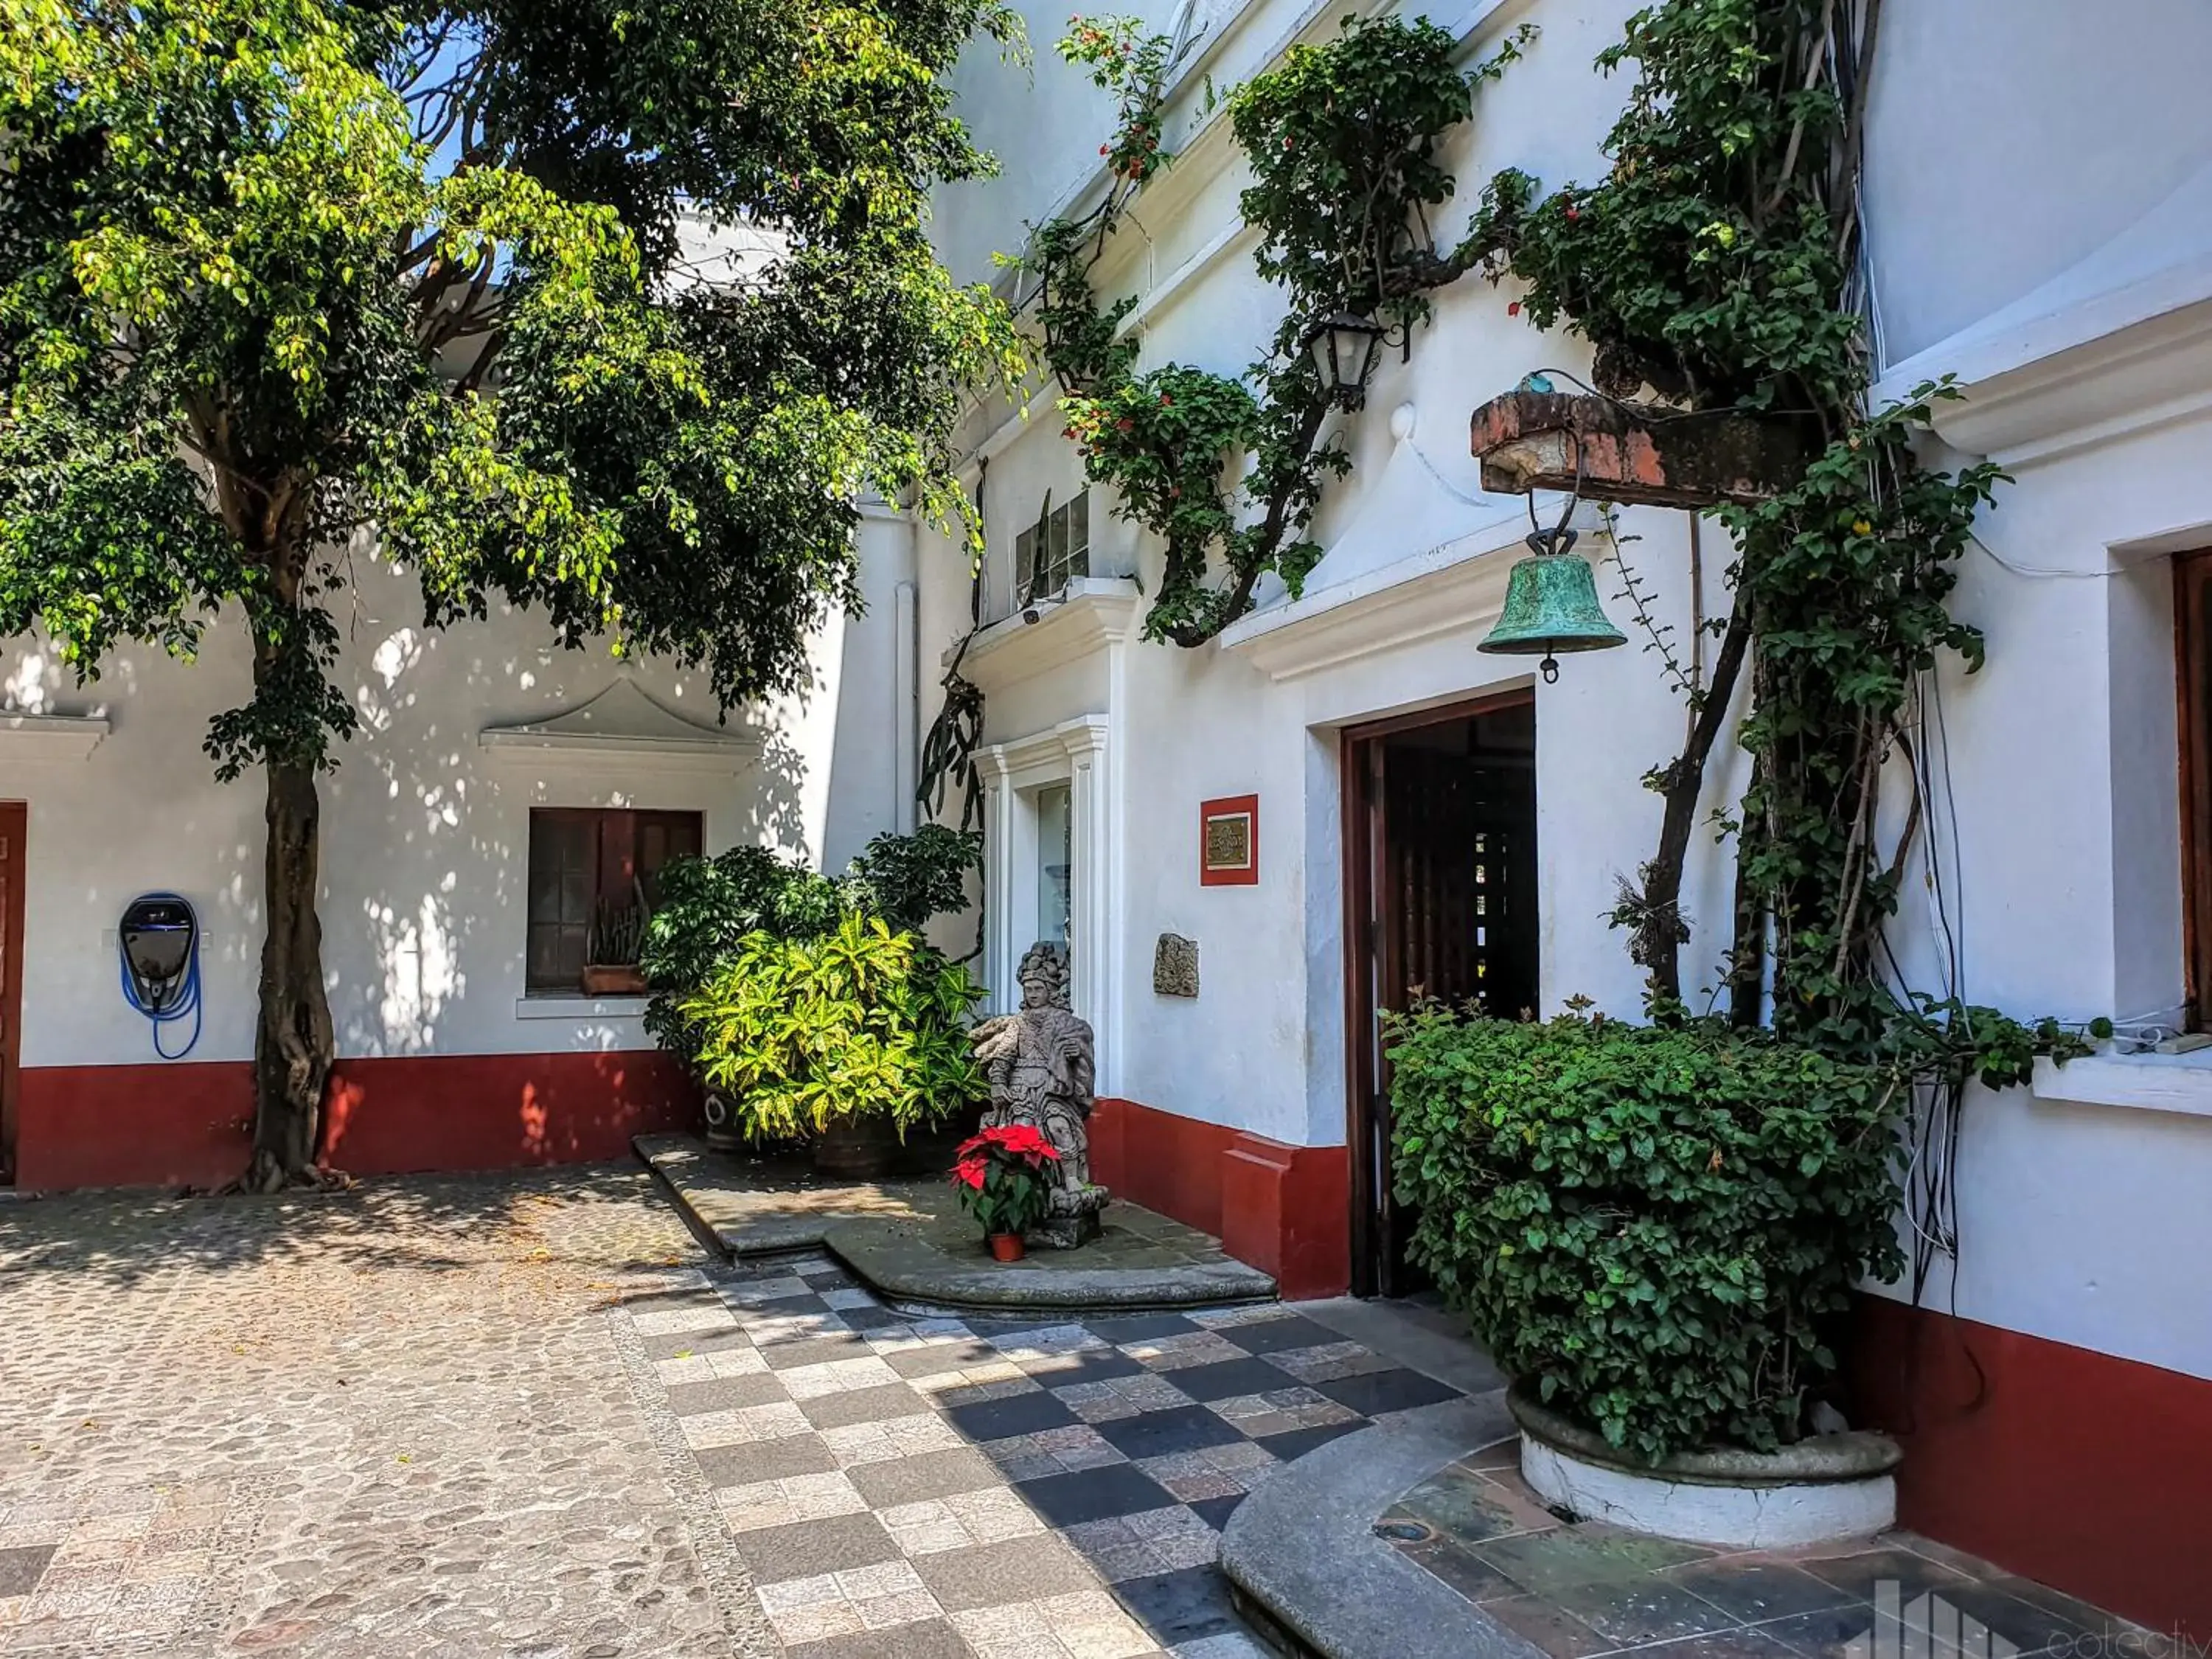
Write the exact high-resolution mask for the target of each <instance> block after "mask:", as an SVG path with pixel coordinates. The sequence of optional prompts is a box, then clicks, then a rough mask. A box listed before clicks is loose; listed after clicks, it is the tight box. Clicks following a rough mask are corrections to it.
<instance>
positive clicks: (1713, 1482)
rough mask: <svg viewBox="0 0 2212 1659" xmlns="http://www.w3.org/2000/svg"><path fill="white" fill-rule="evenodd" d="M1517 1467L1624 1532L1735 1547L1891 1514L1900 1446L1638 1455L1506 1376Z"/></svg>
mask: <svg viewBox="0 0 2212 1659" xmlns="http://www.w3.org/2000/svg"><path fill="white" fill-rule="evenodd" d="M1506 1405H1507V1406H1508V1407H1509V1408H1510V1410H1511V1411H1512V1413H1513V1420H1514V1421H1515V1422H1516V1423H1517V1424H1518V1425H1520V1428H1521V1476H1522V1479H1523V1480H1526V1481H1527V1482H1528V1485H1529V1486H1531V1487H1532V1488H1533V1489H1534V1492H1535V1493H1536V1495H1537V1496H1538V1497H1539V1498H1542V1499H1543V1500H1544V1502H1545V1503H1547V1504H1553V1505H1556V1506H1558V1507H1559V1508H1562V1509H1567V1510H1572V1511H1573V1512H1574V1513H1575V1514H1577V1515H1578V1516H1585V1517H1587V1518H1589V1519H1590V1520H1594V1521H1609V1522H1612V1523H1613V1525H1615V1526H1618V1527H1626V1528H1629V1529H1630V1530H1632V1531H1634V1532H1648V1533H1656V1534H1658V1535H1659V1536H1661V1537H1662V1538H1680V1539H1683V1540H1685V1541H1688V1542H1690V1543H1693V1544H1717V1545H1723V1546H1729V1547H1735V1548H1738V1549H1786V1548H1789V1547H1793V1546H1796V1545H1799V1544H1819V1543H1825V1542H1826V1541H1829V1540H1832V1539H1837V1538H1857V1537H1863V1536H1864V1535H1866V1534H1869V1533H1876V1532H1881V1531H1882V1530H1883V1529H1884V1528H1888V1527H1892V1526H1894V1525H1895V1524H1896V1523H1897V1482H1896V1480H1895V1478H1894V1476H1893V1473H1892V1471H1893V1470H1894V1469H1895V1468H1897V1465H1898V1462H1899V1459H1900V1458H1901V1457H1902V1456H1903V1455H1904V1454H1903V1453H1902V1452H1900V1451H1899V1449H1898V1445H1897V1443H1896V1442H1895V1441H1894V1440H1892V1439H1890V1438H1889V1437H1887V1436H1886V1435H1879V1434H1866V1433H1856V1432H1855V1433H1850V1434H1824V1435H1819V1436H1816V1437H1814V1438H1812V1439H1810V1440H1805V1441H1801V1442H1799V1443H1797V1444H1796V1445H1794V1446H1785V1447H1784V1448H1783V1449H1781V1450H1779V1451H1774V1452H1754V1451H1736V1450H1731V1449H1717V1450H1711V1451H1698V1452H1683V1453H1680V1454H1678V1455H1675V1456H1674V1457H1670V1458H1668V1460H1667V1461H1666V1462H1663V1463H1660V1464H1658V1465H1656V1466H1653V1465H1649V1464H1644V1463H1638V1462H1635V1461H1634V1460H1633V1459H1631V1458H1628V1457H1626V1456H1624V1455H1622V1454H1621V1453H1620V1451H1618V1450H1616V1449H1614V1448H1613V1445H1612V1444H1610V1443H1608V1442H1607V1440H1606V1438H1605V1437H1603V1436H1602V1435H1599V1434H1595V1433H1593V1432H1591V1431H1589V1430H1588V1429H1585V1428H1583V1427H1581V1426H1580V1425H1577V1424H1574V1423H1570V1422H1569V1421H1567V1419H1565V1418H1563V1417H1561V1416H1560V1415H1559V1413H1556V1412H1554V1411H1552V1410H1551V1409H1550V1408H1548V1407H1546V1406H1543V1405H1541V1404H1540V1403H1539V1402H1538V1401H1535V1400H1534V1399H1531V1398H1530V1397H1528V1395H1525V1394H1523V1393H1522V1390H1521V1389H1519V1388H1518V1387H1517V1386H1516V1388H1515V1389H1513V1390H1512V1392H1511V1393H1510V1394H1509V1395H1507V1396H1506Z"/></svg>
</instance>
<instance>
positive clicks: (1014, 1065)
mask: <svg viewBox="0 0 2212 1659" xmlns="http://www.w3.org/2000/svg"><path fill="white" fill-rule="evenodd" d="M1016 977H1017V978H1018V979H1019V980H1020V981H1021V987H1022V1006H1021V1012H1018V1013H1012V1014H1001V1015H1000V1016H999V1017H998V1018H995V1019H987V1020H985V1021H983V1022H982V1023H981V1024H979V1025H977V1026H976V1027H975V1030H974V1031H972V1032H971V1033H970V1034H969V1042H970V1044H972V1045H973V1047H974V1049H975V1062H976V1064H977V1065H979V1066H981V1067H982V1068H983V1074H984V1076H985V1077H987V1078H988V1079H990V1084H991V1104H990V1107H989V1109H987V1110H986V1111H985V1112H984V1114H983V1127H986V1128H995V1127H1000V1126H1001V1125H1004V1124H1010V1123H1027V1124H1032V1125H1034V1126H1035V1127H1036V1130H1037V1132H1038V1133H1041V1134H1042V1135H1043V1136H1044V1138H1045V1139H1047V1140H1048V1141H1050V1142H1051V1143H1052V1145H1053V1148H1054V1151H1056V1152H1059V1154H1060V1166H1059V1176H1060V1178H1059V1181H1058V1183H1057V1184H1056V1185H1055V1186H1054V1188H1053V1190H1052V1196H1051V1207H1050V1208H1049V1209H1048V1211H1047V1212H1046V1217H1045V1220H1044V1223H1043V1225H1042V1226H1041V1227H1038V1228H1036V1229H1035V1230H1034V1231H1033V1232H1032V1234H1031V1237H1032V1238H1033V1239H1034V1240H1035V1241H1036V1243H1041V1244H1049V1245H1054V1246H1057V1247H1058V1248H1060V1249H1073V1248H1074V1247H1075V1246H1076V1245H1078V1244H1080V1243H1083V1242H1084V1241H1085V1240H1086V1239H1091V1238H1096V1237H1097V1236H1098V1231H1099V1223H1098V1212H1100V1211H1101V1210H1103V1209H1104V1208H1105V1207H1106V1199H1107V1192H1106V1189H1105V1188H1103V1187H1100V1186H1097V1185H1095V1184H1094V1183H1093V1182H1091V1132H1090V1130H1089V1129H1088V1128H1087V1127H1085V1124H1086V1122H1087V1121H1088V1120H1089V1118H1090V1116H1091V1098H1092V1095H1091V1078H1092V1073H1093V1064H1094V1062H1093V1058H1092V1056H1093V1052H1094V1050H1093V1044H1092V1039H1091V1025H1090V1023H1089V1022H1088V1021H1086V1020H1084V1019H1081V1018H1078V1017H1077V1016H1076V1015H1075V1013H1074V1012H1073V1011H1072V1010H1071V1009H1070V1008H1069V1007H1068V1006H1067V951H1066V947H1065V946H1063V945H1054V944H1052V943H1050V942H1048V941H1044V940H1040V941H1039V942H1038V943H1036V944H1035V945H1031V946H1030V949H1029V951H1028V954H1026V955H1025V956H1024V957H1022V965H1021V967H1020V969H1018V972H1017V974H1016Z"/></svg>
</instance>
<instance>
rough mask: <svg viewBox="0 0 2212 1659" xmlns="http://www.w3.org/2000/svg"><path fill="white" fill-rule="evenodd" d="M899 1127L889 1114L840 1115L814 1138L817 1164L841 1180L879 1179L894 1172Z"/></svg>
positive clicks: (819, 1170) (825, 1171) (822, 1171)
mask: <svg viewBox="0 0 2212 1659" xmlns="http://www.w3.org/2000/svg"><path fill="white" fill-rule="evenodd" d="M898 1152H899V1138H898V1131H897V1130H896V1129H895V1128H893V1127H891V1121H890V1119H889V1118H887V1117H878V1116H875V1115H862V1116H860V1117H841V1118H839V1119H837V1120H836V1121H834V1122H832V1123H831V1124H830V1125H829V1127H828V1128H826V1129H824V1130H823V1132H822V1133H820V1134H818V1135H817V1136H815V1138H814V1168H815V1171H816V1173H817V1174H820V1175H825V1176H835V1177H836V1178H837V1179H838V1180H841V1181H876V1180H880V1179H881V1178H882V1177H883V1176H887V1175H889V1174H890V1172H891V1166H892V1165H893V1164H894V1163H895V1162H896V1160H897V1158H898Z"/></svg>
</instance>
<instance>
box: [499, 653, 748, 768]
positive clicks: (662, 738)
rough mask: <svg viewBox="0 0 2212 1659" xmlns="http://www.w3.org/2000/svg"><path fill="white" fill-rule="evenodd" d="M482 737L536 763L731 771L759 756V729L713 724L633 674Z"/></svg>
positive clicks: (505, 753) (506, 755)
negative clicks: (666, 700)
mask: <svg viewBox="0 0 2212 1659" xmlns="http://www.w3.org/2000/svg"><path fill="white" fill-rule="evenodd" d="M477 743H478V744H480V745H481V746H482V747H483V748H484V749H485V750H488V751H489V752H490V753H491V754H492V755H493V756H494V757H497V758H501V759H505V760H511V761H520V762H524V763H528V764H530V765H533V766H545V765H556V764H560V763H582V764H584V765H586V766H596V765H601V764H604V763H606V762H608V761H610V760H615V761H618V762H620V763H622V764H623V765H624V766H628V767H636V766H649V767H653V768H656V769H662V770H678V771H688V772H707V773H716V774H720V775H728V774H730V773H732V772H734V771H736V770H737V769H738V768H740V767H742V766H744V765H747V764H749V763H751V762H752V761H753V760H755V759H757V757H759V755H760V752H761V740H760V738H759V736H758V735H757V733H755V732H750V731H747V730H745V729H744V728H743V727H742V726H734V725H733V726H708V725H706V724H704V723H702V722H701V721H698V720H692V719H690V718H689V717H688V716H686V715H683V714H678V713H677V712H676V711H675V710H674V709H672V708H666V707H665V706H663V705H662V704H661V703H660V702H658V701H656V700H655V699H654V698H653V696H652V695H651V694H650V693H648V692H647V691H646V690H644V689H643V688H642V687H641V686H640V685H639V684H637V683H636V682H635V680H632V679H630V678H629V677H628V676H624V677H623V678H620V679H617V680H616V681H615V682H614V684H611V685H610V686H608V687H607V689H606V690H604V691H602V692H600V693H599V696H596V697H593V698H592V699H591V700H590V701H588V702H582V703H579V704H578V705H577V706H576V707H574V708H568V709H564V710H562V712H561V713H560V714H551V715H548V716H547V717H545V718H544V719H543V720H522V721H519V722H517V723H515V724H513V725H510V726H486V727H485V728H484V729H483V731H482V732H479V733H477Z"/></svg>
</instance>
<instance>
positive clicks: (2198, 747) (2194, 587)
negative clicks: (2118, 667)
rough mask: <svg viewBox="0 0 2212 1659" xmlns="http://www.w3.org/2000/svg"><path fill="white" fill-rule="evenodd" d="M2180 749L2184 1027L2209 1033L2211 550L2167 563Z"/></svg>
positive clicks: (2211, 954) (2211, 973)
mask: <svg viewBox="0 0 2212 1659" xmlns="http://www.w3.org/2000/svg"><path fill="white" fill-rule="evenodd" d="M2173 625H2174V629H2173V631H2174V682H2175V683H2174V705H2175V708H2174V713H2175V717H2176V720H2177V723H2178V726H2179V737H2180V750H2181V886H2182V941H2183V946H2182V954H2183V960H2184V962H2185V965H2186V983H2185V993H2184V994H2185V1000H2186V1001H2185V1006H2186V1008H2187V1012H2188V1019H2189V1024H2190V1026H2191V1029H2192V1030H2212V548H2206V549H2200V550H2197V551H2194V552H2190V553H2183V554H2178V555H2176V556H2175V558H2174V561H2173Z"/></svg>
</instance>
